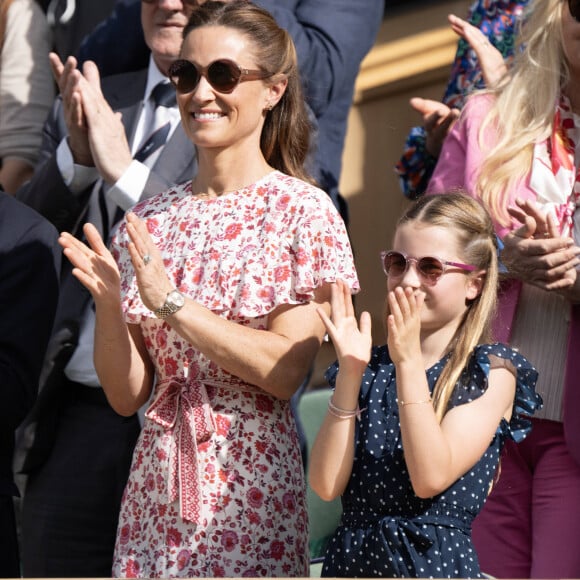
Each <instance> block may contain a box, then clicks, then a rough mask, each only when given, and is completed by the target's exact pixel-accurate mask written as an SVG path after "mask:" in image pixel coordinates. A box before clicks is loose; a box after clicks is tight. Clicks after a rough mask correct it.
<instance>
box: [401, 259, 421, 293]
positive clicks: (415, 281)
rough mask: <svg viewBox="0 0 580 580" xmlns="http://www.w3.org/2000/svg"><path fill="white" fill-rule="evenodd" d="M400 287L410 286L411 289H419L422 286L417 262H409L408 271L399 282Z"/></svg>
mask: <svg viewBox="0 0 580 580" xmlns="http://www.w3.org/2000/svg"><path fill="white" fill-rule="evenodd" d="M399 286H410V287H411V288H419V286H421V276H420V274H419V271H418V270H417V263H416V262H415V261H409V263H408V265H407V270H406V272H405V273H404V274H403V276H402V277H401V279H400V281H399Z"/></svg>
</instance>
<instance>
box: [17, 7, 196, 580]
mask: <svg viewBox="0 0 580 580" xmlns="http://www.w3.org/2000/svg"><path fill="white" fill-rule="evenodd" d="M192 4H193V3H192V2H191V1H190V2H181V1H179V0H163V1H162V0H158V1H154V2H143V3H142V6H141V21H142V26H143V30H144V33H145V39H146V41H147V45H148V47H149V49H150V61H149V66H148V68H147V69H145V70H141V71H137V72H133V73H128V74H123V75H120V76H116V77H109V78H107V79H103V81H102V83H101V80H100V78H99V74H98V70H97V68H96V67H95V66H94V65H92V64H91V63H86V64H85V65H84V66H83V70H82V72H81V71H80V70H78V69H77V68H76V61H75V60H74V59H72V58H69V59H67V61H66V63H64V64H63V63H62V62H61V61H60V58H58V56H57V55H55V54H53V55H51V64H52V67H53V72H54V74H55V78H56V79H57V82H58V84H59V89H60V93H61V96H60V97H59V98H58V99H57V102H56V103H55V106H54V108H53V110H52V113H51V114H50V116H49V118H48V120H47V123H46V125H45V128H44V139H43V146H42V151H41V160H40V163H39V165H38V166H37V168H36V171H35V174H34V176H33V178H32V180H31V181H30V182H29V183H28V184H27V185H25V186H24V187H23V188H22V189H21V190H20V191H19V192H18V193H17V195H18V197H19V198H20V199H21V200H22V201H24V202H25V203H27V204H28V205H30V206H32V207H34V208H36V209H37V210H38V211H39V212H40V213H42V214H43V215H44V216H46V217H47V218H48V219H50V220H51V221H52V222H53V223H54V224H55V225H56V226H57V227H58V228H59V229H63V230H67V231H70V232H75V233H77V234H79V235H80V234H81V226H82V224H83V223H84V222H86V221H91V222H92V223H94V224H95V225H96V226H97V227H98V228H100V230H101V233H102V234H103V236H104V238H105V239H107V238H110V234H111V232H112V231H114V228H115V224H116V222H117V221H118V219H119V218H120V215H122V212H123V211H125V210H127V209H128V208H129V207H131V206H132V205H134V204H135V203H136V202H138V201H139V200H140V199H143V198H145V197H148V196H151V195H154V194H156V193H159V192H160V191H163V190H165V189H167V188H168V187H169V186H171V185H173V184H175V183H179V182H182V181H185V180H188V179H191V178H192V177H193V175H194V173H195V171H196V168H197V165H196V158H195V149H194V146H193V144H192V143H191V142H190V141H189V139H188V138H187V137H186V135H185V133H184V132H183V129H182V127H181V124H180V122H179V111H178V110H177V107H176V105H175V101H174V97H175V92H174V91H173V89H171V88H170V87H169V88H170V90H169V91H168V92H167V94H166V95H165V96H163V94H162V93H163V92H164V88H167V87H168V80H167V76H166V75H167V69H168V67H169V65H170V64H171V62H173V60H175V59H176V58H177V57H178V54H179V49H180V46H181V40H182V38H181V35H182V29H183V27H184V26H185V24H186V23H187V20H188V12H189V9H190V8H189V6H191V5H192ZM116 49H117V50H122V47H121V46H117V47H116ZM158 85H159V88H158ZM159 89H160V90H159ZM171 96H173V102H171ZM155 123H158V126H157V125H155ZM149 127H151V128H149ZM158 129H159V130H160V131H161V132H164V133H165V134H166V135H167V132H168V136H167V137H166V141H165V142H164V144H160V142H158V141H156V137H153V138H152V140H149V139H148V136H149V135H155V136H159V134H160V133H159V132H158ZM147 142H149V144H150V145H151V143H155V144H154V145H152V146H147V147H144V146H143V145H144V144H145V143H147ZM145 152H147V153H145ZM92 306H93V304H92V301H91V299H90V297H89V295H88V293H87V292H86V291H85V290H84V289H83V288H82V287H81V285H80V284H79V283H78V282H77V281H76V279H74V277H73V276H72V275H71V274H70V267H69V266H68V265H67V266H66V271H65V274H64V277H63V284H62V290H61V301H60V304H59V310H58V314H57V322H56V324H55V332H54V334H53V340H52V342H51V347H50V352H49V354H50V356H48V357H47V359H46V367H47V377H46V380H45V381H44V382H43V384H42V385H41V391H40V395H39V400H38V402H37V404H36V406H35V408H34V409H33V412H32V413H31V415H30V416H29V420H28V429H29V430H30V432H32V433H34V434H35V437H34V439H33V444H32V447H31V448H30V449H29V451H28V453H27V454H26V458H25V464H24V468H23V470H24V472H25V473H26V474H27V483H26V491H25V494H24V499H23V506H22V507H23V511H22V560H23V573H24V576H27V577H70V576H77V577H106V576H109V575H110V574H111V565H112V557H113V549H114V543H115V535H116V527H117V518H118V512H119V506H120V502H121V496H122V493H123V489H124V486H125V483H126V480H127V477H128V473H129V469H130V462H131V458H132V452H133V448H134V445H135V442H136V439H137V437H138V435H139V431H140V425H139V419H138V417H137V416H136V415H135V416H133V417H130V418H125V417H121V416H119V415H117V414H116V413H115V412H114V411H113V410H112V409H111V407H110V406H109V404H108V402H107V400H106V397H105V395H104V392H103V390H102V388H101V387H100V385H99V380H98V377H97V375H96V371H95V369H94V365H93V335H94V313H93V308H92Z"/></svg>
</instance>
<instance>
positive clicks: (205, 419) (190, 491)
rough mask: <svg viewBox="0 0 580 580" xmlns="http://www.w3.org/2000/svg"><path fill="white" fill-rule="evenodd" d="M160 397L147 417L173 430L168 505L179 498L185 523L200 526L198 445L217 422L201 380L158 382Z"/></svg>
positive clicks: (204, 439) (212, 431) (213, 429)
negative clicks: (174, 444)
mask: <svg viewBox="0 0 580 580" xmlns="http://www.w3.org/2000/svg"><path fill="white" fill-rule="evenodd" d="M157 389H158V392H159V394H158V395H157V397H156V398H155V400H154V401H153V403H152V404H151V406H150V407H149V409H147V412H146V413H145V416H146V417H147V418H149V419H151V421H153V422H155V423H157V424H158V425H161V427H163V428H164V429H165V430H170V429H171V430H173V432H174V436H175V442H176V449H177V451H176V453H175V454H173V455H172V456H171V459H170V467H169V483H168V488H169V489H168V495H169V502H173V501H175V500H176V499H177V498H179V509H180V512H181V517H182V518H183V519H184V520H187V521H190V522H193V523H195V524H199V523H201V477H200V473H199V468H198V463H199V462H198V459H197V444H198V443H203V442H204V441H207V440H208V439H209V438H210V437H211V436H212V434H213V433H214V432H215V429H216V427H215V421H214V418H213V413H212V410H211V407H210V404H209V397H208V395H207V391H206V388H205V385H204V384H203V383H202V382H200V381H199V380H187V379H185V378H183V379H175V378H173V379H170V380H167V381H162V382H160V383H159V385H158V387H157Z"/></svg>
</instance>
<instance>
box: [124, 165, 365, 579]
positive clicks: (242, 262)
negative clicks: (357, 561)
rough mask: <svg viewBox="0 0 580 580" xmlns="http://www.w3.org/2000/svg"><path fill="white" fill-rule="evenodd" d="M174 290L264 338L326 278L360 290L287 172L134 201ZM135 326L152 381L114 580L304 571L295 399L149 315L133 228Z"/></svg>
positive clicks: (128, 269) (340, 240) (325, 217)
mask: <svg viewBox="0 0 580 580" xmlns="http://www.w3.org/2000/svg"><path fill="white" fill-rule="evenodd" d="M134 211H135V213H136V214H137V215H139V216H140V217H141V218H142V219H144V220H146V222H147V225H148V229H149V232H150V233H151V235H152V236H153V239H154V241H155V243H156V245H157V246H158V247H159V249H160V250H161V252H162V255H163V258H164V262H165V266H166V269H167V272H168V274H169V276H170V278H171V279H172V280H173V281H174V283H175V286H176V287H177V288H179V290H181V291H182V292H183V293H184V294H186V295H187V296H189V297H190V298H192V299H194V300H196V301H198V302H199V303H200V304H203V305H204V306H206V307H207V308H209V309H211V310H212V311H213V312H215V313H217V314H219V315H220V316H223V317H224V318H227V319H229V320H233V321H236V322H237V323H239V324H243V325H246V326H249V327H252V328H256V329H265V328H266V327H267V322H268V314H269V313H270V312H272V310H274V308H276V307H277V306H278V305H281V304H299V303H303V302H306V301H308V300H310V299H311V298H312V297H313V291H314V290H315V289H316V288H318V287H319V286H321V285H322V284H323V283H324V282H332V281H335V280H337V279H343V280H345V281H346V282H347V283H348V284H349V285H350V286H351V288H352V289H353V291H356V290H358V281H357V277H356V271H355V268H354V264H353V257H352V252H351V248H350V244H349V240H348V236H347V233H346V230H345V227H344V224H343V222H342V220H341V218H340V216H339V215H338V213H337V212H336V210H335V208H334V206H333V205H332V203H331V201H330V199H329V197H328V196H327V195H326V194H325V193H324V192H322V191H321V190H319V189H317V188H315V187H313V186H310V185H308V184H306V183H304V182H302V181H300V180H297V179H295V178H292V177H289V176H286V175H284V174H282V173H279V172H276V171H275V172H272V173H270V174H269V175H267V176H266V177H264V178H263V179H262V180H260V181H259V182H257V183H255V184H253V185H252V186H249V187H247V188H244V189H242V190H239V191H236V192H232V193H228V194H227V195H224V196H221V197H219V198H216V199H210V200H207V199H205V200H203V199H198V198H196V197H194V196H192V195H191V189H190V184H186V185H181V186H177V187H174V188H173V189H170V190H169V191H167V192H165V193H163V194H160V195H158V196H156V197H154V198H151V199H150V200H147V201H146V202H143V203H141V204H139V205H137V206H136V207H135V208H134ZM113 253H114V255H115V257H116V259H117V261H118V264H119V268H120V271H121V284H122V298H123V308H124V312H125V318H126V321H127V322H128V323H133V324H140V326H141V329H142V333H143V336H144V339H145V342H146V345H147V349H148V352H149V355H150V356H151V359H152V360H153V361H154V364H155V367H156V385H155V389H154V393H153V396H152V399H151V401H152V402H151V404H150V406H149V408H148V410H147V412H146V414H145V422H144V426H143V430H142V433H141V437H140V439H139V442H138V444H137V447H136V449H135V453H134V457H133V465H132V468H131V475H130V478H129V482H128V484H127V487H126V489H125V495H124V498H123V503H122V507H121V514H120V519H119V528H118V532H117V544H116V550H115V559H114V566H113V576H115V577H135V576H140V577H208V576H213V577H223V576H230V577H241V576H249V577H259V576H307V575H308V562H309V554H308V521H307V512H306V503H305V483H304V476H303V470H302V465H301V457H300V450H299V445H298V438H297V434H296V429H295V424H294V420H293V418H292V414H291V411H290V405H289V402H288V401H282V400H279V399H276V398H275V397H273V396H272V395H269V394H267V393H266V392H264V391H263V390H261V389H259V388H258V387H255V386H253V385H250V384H247V383H244V382H242V381H241V380H240V379H238V378H237V377H235V376H233V375H231V374H229V373H227V372H226V371H224V370H223V369H221V368H219V367H218V366H217V365H215V364H214V363H213V362H212V361H211V360H209V359H207V358H206V357H205V356H204V355H203V354H201V353H200V352H199V351H196V350H195V349H194V348H192V347H191V345H190V344H188V343H187V342H186V341H185V340H184V339H182V338H181V337H180V336H179V335H178V334H177V333H176V332H175V331H173V330H172V329H171V327H170V326H169V325H167V324H165V323H164V322H163V321H162V320H158V319H157V318H155V317H154V316H153V314H152V313H151V312H150V311H149V310H147V308H145V306H144V305H143V303H142V302H141V299H140V297H139V292H138V289H137V286H136V283H135V278H134V272H133V267H132V264H131V260H130V257H129V254H128V251H127V234H126V231H125V228H124V225H122V226H121V228H120V230H119V233H118V234H117V236H116V239H115V241H114V243H113Z"/></svg>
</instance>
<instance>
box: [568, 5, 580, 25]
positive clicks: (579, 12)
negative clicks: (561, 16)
mask: <svg viewBox="0 0 580 580" xmlns="http://www.w3.org/2000/svg"><path fill="white" fill-rule="evenodd" d="M568 8H569V9H570V14H572V17H573V18H574V20H576V22H580V0H568Z"/></svg>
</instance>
